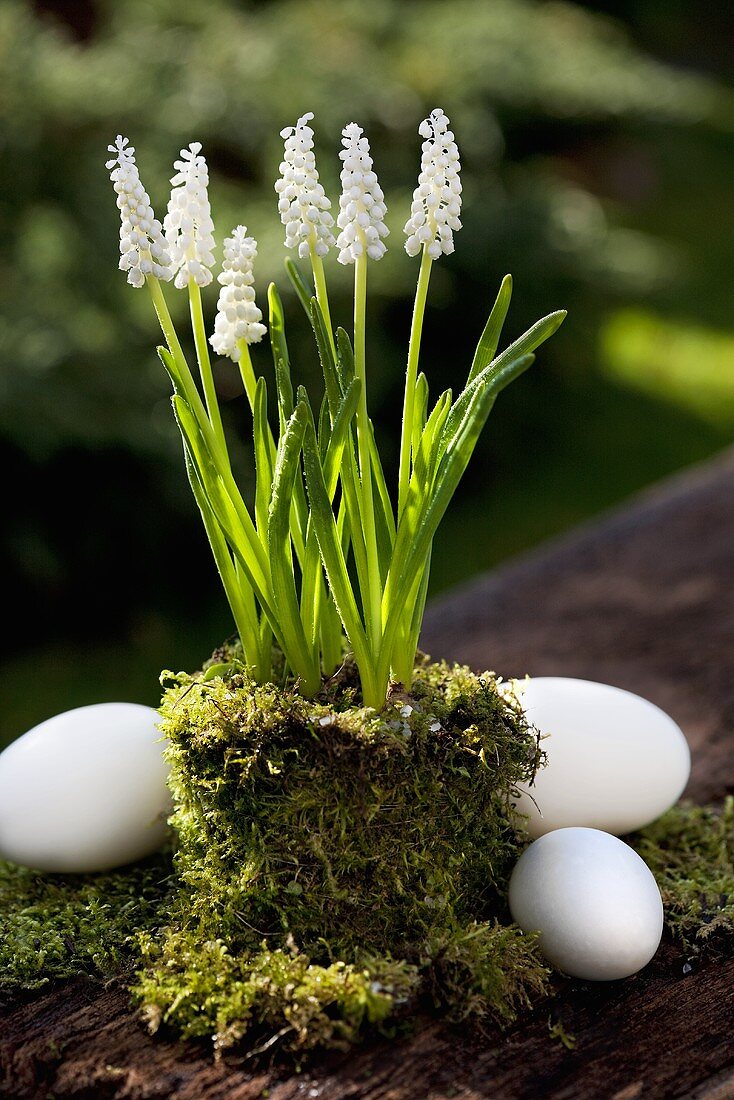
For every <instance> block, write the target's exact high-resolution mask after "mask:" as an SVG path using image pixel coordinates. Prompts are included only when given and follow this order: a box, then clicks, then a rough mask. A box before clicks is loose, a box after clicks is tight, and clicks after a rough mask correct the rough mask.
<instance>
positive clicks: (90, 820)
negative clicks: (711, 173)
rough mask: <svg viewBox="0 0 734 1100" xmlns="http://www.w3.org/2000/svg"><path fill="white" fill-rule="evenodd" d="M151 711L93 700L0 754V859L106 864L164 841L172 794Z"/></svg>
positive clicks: (56, 867)
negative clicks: (168, 786) (93, 702)
mask: <svg viewBox="0 0 734 1100" xmlns="http://www.w3.org/2000/svg"><path fill="white" fill-rule="evenodd" d="M158 721H159V717H158V714H157V713H156V711H154V710H152V709H151V708H150V707H144V706H140V705H139V704H137V703H98V704H95V705H94V706H89V707H79V708H78V709H76V710H70V711H67V712H66V713H64V714H57V715H56V716H55V717H54V718H49V719H48V721H46V722H41V724H40V725H38V726H35V727H34V728H33V729H31V730H29V731H28V732H27V733H24V734H23V736H22V737H19V738H18V739H17V741H14V742H12V744H10V745H9V746H8V748H7V749H5V751H4V752H3V753H2V754H1V755H0V856H2V857H3V858H4V859H9V860H12V861H13V862H14V863H21V864H24V865H25V866H28V867H34V868H36V869H37V870H39V871H64V872H85V871H106V870H108V869H109V868H111V867H119V866H121V865H122V864H124V863H130V862H132V861H133V860H136V859H142V858H143V856H147V855H150V853H151V852H154V851H155V850H156V849H157V848H159V847H160V846H161V844H162V843H163V841H164V839H165V837H166V832H167V826H166V817H167V815H168V813H169V811H170V806H171V801H170V795H169V792H168V788H167V787H166V777H167V775H168V766H167V764H166V762H165V760H164V759H163V744H162V743H161V735H160V733H159V731H158V729H157V728H156V724H157V722H158Z"/></svg>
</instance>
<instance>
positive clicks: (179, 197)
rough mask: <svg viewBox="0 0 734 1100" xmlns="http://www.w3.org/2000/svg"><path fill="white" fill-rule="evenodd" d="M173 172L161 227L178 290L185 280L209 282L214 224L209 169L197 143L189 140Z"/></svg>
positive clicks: (210, 278)
mask: <svg viewBox="0 0 734 1100" xmlns="http://www.w3.org/2000/svg"><path fill="white" fill-rule="evenodd" d="M173 167H174V168H175V169H176V174H175V175H174V176H173V177H172V179H171V185H172V188H173V190H172V191H171V198H170V199H169V202H168V213H167V214H166V216H165V218H164V220H163V229H164V231H165V234H166V241H167V242H168V247H169V250H170V253H171V261H172V265H173V270H174V272H175V273H176V278H175V280H174V282H175V285H176V286H177V287H178V288H179V289H182V288H183V287H185V286H186V285H187V284H188V282H189V279H192V280H193V281H194V282H195V283H196V285H197V286H208V285H209V283H210V282H211V281H212V272H211V269H212V266H213V264H214V223H213V221H212V214H211V207H210V206H209V190H208V188H209V169H208V168H207V164H206V159H205V158H204V157H203V156H202V155H201V142H198V141H192V142H191V144H190V145H189V147H188V149H182V150H181V158H180V160H176V161H174V163H173Z"/></svg>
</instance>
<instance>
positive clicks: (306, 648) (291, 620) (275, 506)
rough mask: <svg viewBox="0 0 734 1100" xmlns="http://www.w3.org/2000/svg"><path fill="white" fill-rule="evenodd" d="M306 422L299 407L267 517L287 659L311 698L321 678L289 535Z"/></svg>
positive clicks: (280, 457)
mask: <svg viewBox="0 0 734 1100" xmlns="http://www.w3.org/2000/svg"><path fill="white" fill-rule="evenodd" d="M305 423H306V409H305V407H304V405H303V404H298V405H297V406H296V408H295V410H294V412H293V415H292V416H291V418H290V419H289V421H288V423H287V425H286V429H285V432H284V433H283V438H282V439H281V443H280V447H279V448H278V460H277V462H276V465H275V472H274V474H273V492H272V497H271V501H270V511H269V515H268V553H269V557H270V569H271V575H272V584H273V600H274V603H275V610H276V612H277V615H278V621H279V623H280V628H281V631H282V634H283V638H284V641H285V647H284V653H285V657H286V660H287V661H288V663H289V664H290V666H291V668H292V669H293V671H294V672H295V673H296V674H297V675H298V676H300V677H301V679H302V680H303V690H304V693H305V694H309V695H310V694H313V693H314V692H316V691H317V690H318V688H319V686H320V682H321V677H320V673H319V670H318V668H315V667H314V659H313V652H312V649H311V645H310V644H309V642H308V641H307V639H306V634H305V631H304V629H303V623H302V621H301V612H300V606H299V602H298V594H297V592H296V581H295V576H294V570H293V557H292V554H291V536H290V509H291V498H292V495H293V485H294V482H295V479H296V477H297V476H298V474H299V468H300V456H301V448H302V445H303V433H304V429H305Z"/></svg>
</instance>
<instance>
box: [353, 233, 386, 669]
mask: <svg viewBox="0 0 734 1100" xmlns="http://www.w3.org/2000/svg"><path fill="white" fill-rule="evenodd" d="M366 312H367V256H366V254H363V255H362V256H360V257H359V258H358V259H357V261H356V263H355V265H354V373H355V376H356V377H357V378H359V380H360V382H361V383H362V385H361V387H360V395H359V405H358V407H357V449H358V452H359V473H360V480H361V494H362V525H363V530H364V540H365V548H366V551H367V592H366V593H363V601H364V604H365V606H364V616H365V625H366V626H367V633H368V637H369V639H370V643H371V645H372V648H373V651H374V652H375V653H376V652H377V649H378V646H379V642H380V637H381V633H382V613H381V603H382V593H381V583H380V565H379V559H378V555H377V531H376V529H375V512H374V504H373V500H372V466H371V457H370V422H369V417H368V415H367V378H366V369H365V317H366Z"/></svg>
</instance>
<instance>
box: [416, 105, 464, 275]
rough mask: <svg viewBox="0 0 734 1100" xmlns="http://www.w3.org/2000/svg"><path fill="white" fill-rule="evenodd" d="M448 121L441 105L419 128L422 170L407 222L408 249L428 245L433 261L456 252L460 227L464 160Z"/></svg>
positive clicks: (419, 248)
mask: <svg viewBox="0 0 734 1100" xmlns="http://www.w3.org/2000/svg"><path fill="white" fill-rule="evenodd" d="M449 125H450V124H449V120H448V118H447V116H446V115H445V114H444V112H443V111H442V110H441V108H440V107H436V109H435V110H433V111H431V113H430V115H429V116H428V118H427V119H424V121H423V122H422V123H421V124H420V126H419V127H418V133H419V134H420V135H421V137H422V138H425V141H424V142H423V149H422V155H421V170H420V175H419V176H418V186H417V187H416V189H415V191H414V192H413V202H412V205H411V208H410V217H409V218H408V220H407V222H406V223H405V234H406V236H407V240H406V242H405V251H406V252H407V253H408V255H409V256H417V255H418V253H419V252H420V251H421V249H422V248H423V247H424V246H425V247H426V249H427V251H428V255H429V256H430V258H431V259H432V260H437V259H438V258H439V256H441V255H442V254H444V255H449V254H450V253H451V252H453V251H454V233H455V232H456V231H457V230H459V229H461V220H460V218H459V214H460V213H461V180H460V179H459V173H460V172H461V163H460V161H459V150H458V148H457V145H456V141H455V140H454V135H453V133H452V132H451V130H450V128H449Z"/></svg>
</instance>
